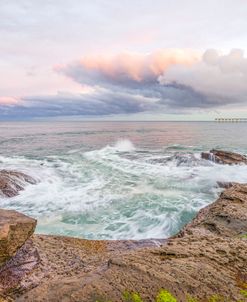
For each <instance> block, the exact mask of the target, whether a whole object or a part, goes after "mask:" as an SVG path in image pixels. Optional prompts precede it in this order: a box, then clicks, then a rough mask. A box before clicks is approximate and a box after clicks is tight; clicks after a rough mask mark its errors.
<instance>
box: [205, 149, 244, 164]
mask: <svg viewBox="0 0 247 302" xmlns="http://www.w3.org/2000/svg"><path fill="white" fill-rule="evenodd" d="M201 157H202V158H203V159H206V160H210V161H213V162H216V163H218V164H227V165H238V164H247V157H246V156H245V155H241V154H238V153H234V152H228V151H222V150H215V149H212V150H210V152H202V153H201Z"/></svg>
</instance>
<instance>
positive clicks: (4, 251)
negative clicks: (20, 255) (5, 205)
mask: <svg viewBox="0 0 247 302" xmlns="http://www.w3.org/2000/svg"><path fill="white" fill-rule="evenodd" d="M35 227H36V220H35V219H33V218H30V217H28V216H26V215H23V214H21V213H18V212H16V211H10V210H2V209H0V266H2V265H3V264H4V263H5V262H6V261H7V260H9V259H10V258H11V257H12V256H14V255H15V253H16V251H17V250H18V249H19V248H20V247H21V246H22V245H23V244H24V243H25V242H26V240H27V239H28V238H29V237H30V236H31V235H32V234H33V232H34V230H35Z"/></svg>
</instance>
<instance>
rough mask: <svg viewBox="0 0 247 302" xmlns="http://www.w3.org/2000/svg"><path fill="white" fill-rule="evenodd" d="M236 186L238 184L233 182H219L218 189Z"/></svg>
mask: <svg viewBox="0 0 247 302" xmlns="http://www.w3.org/2000/svg"><path fill="white" fill-rule="evenodd" d="M235 184H237V183H235V182H232V181H217V186H218V188H222V189H229V188H231V187H232V186H234V185H235Z"/></svg>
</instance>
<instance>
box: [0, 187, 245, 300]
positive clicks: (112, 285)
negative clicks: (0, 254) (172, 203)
mask: <svg viewBox="0 0 247 302" xmlns="http://www.w3.org/2000/svg"><path fill="white" fill-rule="evenodd" d="M246 234H247V185H239V184H233V185H232V187H231V188H229V189H227V190H225V191H224V192H222V193H221V195H220V197H219V198H218V200H216V201H215V202H214V203H213V204H211V205H209V206H207V207H206V208H204V209H202V210H201V211H200V212H199V213H198V215H197V216H196V218H195V219H194V220H193V221H192V222H191V223H189V224H187V225H186V226H185V227H184V228H183V229H182V230H181V231H180V232H179V233H178V234H177V235H175V236H173V237H171V238H169V239H168V240H167V241H165V242H164V241H163V242H161V241H147V242H145V243H143V244H140V245H138V243H135V242H132V241H97V240H82V239H76V238H68V237H59V236H44V235H34V236H33V237H32V238H31V239H30V240H28V241H27V243H26V244H25V245H24V246H23V247H22V248H21V249H20V252H21V253H20V252H18V253H17V255H16V256H15V257H13V259H12V260H11V261H16V262H15V263H16V264H17V265H19V270H17V266H16V265H15V266H14V271H13V269H12V267H11V265H9V267H8V268H6V269H7V271H8V275H7V276H6V274H5V279H4V277H3V274H4V273H5V272H6V269H4V270H3V271H1V270H0V296H1V295H2V296H5V297H6V296H9V297H10V298H13V300H14V301H19V302H21V301H23V302H24V301H25V302H31V301H35V302H39V301H47V302H48V301H49V302H60V301H74V302H75V301H77V302H83V301H85V302H93V301H94V302H95V301H111V302H119V301H124V300H123V298H122V294H123V293H124V292H125V291H128V292H135V293H137V292H138V293H139V294H140V296H141V297H142V300H143V301H155V297H156V295H157V293H158V292H159V291H160V290H161V289H166V290H168V291H169V292H170V293H171V294H172V295H173V296H175V297H176V299H177V301H179V302H183V301H188V299H187V298H188V296H190V297H193V298H195V299H197V301H209V299H210V298H212V297H213V296H214V297H215V295H218V298H217V299H218V300H217V299H216V298H215V299H214V300H213V298H212V299H211V300H210V301H216V300H217V301H245V300H244V299H245V298H244V297H243V295H242V291H244V290H246V288H247V287H246V286H247V266H246V263H247V235H246ZM146 243H149V244H146ZM29 255H31V258H30V256H29ZM29 261H30V262H29ZM27 263H28V264H29V263H30V265H29V266H28V267H27ZM23 267H24V268H25V269H26V271H25V270H23ZM16 270H17V271H21V272H22V274H19V275H18V274H17V276H18V278H17V277H15V276H16V275H15V272H16ZM9 276H11V277H13V276H14V277H13V278H12V279H11V278H10V277H9ZM7 277H8V278H9V279H8V282H7V281H6V280H7V279H6V278H7ZM2 280H5V282H3V281H2ZM10 281H11V282H10ZM9 284H10V285H9ZM125 301H126V300H125ZM191 301H192V300H191Z"/></svg>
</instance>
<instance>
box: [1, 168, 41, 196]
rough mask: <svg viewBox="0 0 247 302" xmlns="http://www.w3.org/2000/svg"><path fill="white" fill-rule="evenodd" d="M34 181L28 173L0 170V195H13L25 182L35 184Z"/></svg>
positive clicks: (16, 193)
mask: <svg viewBox="0 0 247 302" xmlns="http://www.w3.org/2000/svg"><path fill="white" fill-rule="evenodd" d="M35 183H36V181H35V180H34V179H33V178H32V177H31V176H29V175H27V174H25V173H22V172H17V171H9V170H0V195H3V196H5V197H13V196H16V195H18V193H19V191H21V190H24V187H25V185H26V184H35Z"/></svg>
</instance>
